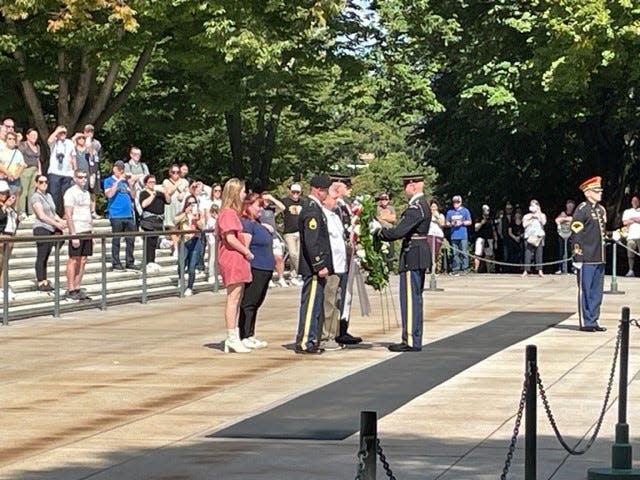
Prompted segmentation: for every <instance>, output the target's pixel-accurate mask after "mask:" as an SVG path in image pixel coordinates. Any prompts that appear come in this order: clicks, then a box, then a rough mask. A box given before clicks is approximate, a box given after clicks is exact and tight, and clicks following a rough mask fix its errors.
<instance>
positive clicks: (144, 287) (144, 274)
mask: <svg viewBox="0 0 640 480" xmlns="http://www.w3.org/2000/svg"><path fill="white" fill-rule="evenodd" d="M148 242H149V237H147V236H146V235H143V236H142V298H141V299H140V303H142V304H145V303H147V262H148V261H149V259H148V258H147V243H148Z"/></svg>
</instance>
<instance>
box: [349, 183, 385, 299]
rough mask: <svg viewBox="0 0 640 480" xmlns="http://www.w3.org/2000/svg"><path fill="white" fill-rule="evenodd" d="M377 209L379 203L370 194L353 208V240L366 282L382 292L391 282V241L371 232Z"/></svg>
mask: <svg viewBox="0 0 640 480" xmlns="http://www.w3.org/2000/svg"><path fill="white" fill-rule="evenodd" d="M377 211H378V208H377V205H376V204H375V202H374V200H373V198H371V196H369V195H366V196H364V197H362V199H360V200H359V202H358V204H357V205H355V206H354V207H353V208H352V212H353V214H354V216H353V220H352V242H353V245H354V248H355V254H356V257H357V259H358V262H359V265H360V268H361V269H362V270H363V271H364V272H365V283H366V284H367V285H371V286H372V287H373V289H374V290H376V291H378V292H380V291H382V290H384V289H385V288H386V287H387V285H388V284H389V267H388V266H387V255H388V253H389V243H388V242H385V241H382V240H380V239H379V238H377V237H374V236H373V235H372V234H371V230H370V228H369V225H370V224H371V222H372V221H373V220H375V218H376V213H377Z"/></svg>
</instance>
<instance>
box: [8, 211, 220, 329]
mask: <svg viewBox="0 0 640 480" xmlns="http://www.w3.org/2000/svg"><path fill="white" fill-rule="evenodd" d="M32 227H33V223H32V222H30V221H28V220H27V221H25V222H22V223H21V225H20V228H19V231H18V232H17V235H16V236H18V237H20V236H30V235H32ZM95 227H96V228H95V230H94V231H95V232H96V233H110V232H111V227H110V225H109V221H108V220H104V219H101V220H97V221H96V224H95ZM142 247H143V242H142V238H140V237H138V238H136V242H135V248H134V256H135V258H136V265H140V263H141V260H142ZM105 250H106V252H105V253H106V255H105V258H106V264H105V265H104V266H103V264H102V244H101V242H97V243H96V245H95V247H94V253H93V255H92V256H91V257H90V258H89V259H88V261H87V265H86V269H85V274H84V278H83V282H82V283H83V285H82V287H83V288H84V289H85V290H86V292H87V294H88V295H89V296H91V298H92V299H91V300H90V301H82V302H79V301H75V300H67V299H65V298H64V293H65V291H66V278H65V268H66V263H67V258H68V257H67V245H66V242H65V244H64V245H63V246H62V247H61V248H60V278H59V281H60V300H59V302H60V303H59V305H60V312H61V313H64V312H68V311H75V310H80V309H90V308H100V306H101V303H102V297H101V295H102V275H103V269H105V270H106V272H105V273H106V287H107V288H106V297H105V298H106V304H107V305H112V304H122V303H139V302H140V301H141V299H142V272H141V271H137V270H124V271H113V270H112V269H111V239H110V238H108V239H107V240H106V242H105ZM124 250H125V248H124V240H123V241H121V249H120V255H121V258H124ZM35 257H36V245H35V242H25V243H15V244H14V248H13V251H12V254H11V258H10V260H9V275H8V280H9V284H10V286H11V289H12V290H13V292H14V294H15V298H13V299H10V300H9V302H8V312H7V313H8V319H9V320H17V319H22V318H28V317H32V316H37V315H46V314H52V315H53V313H54V302H55V296H54V294H53V292H50V293H45V292H40V291H38V290H37V289H36V280H35V267H34V264H35ZM54 262H55V260H54V252H53V251H52V253H51V257H50V258H49V262H48V269H47V276H48V278H49V281H50V282H51V284H52V285H54V286H55V284H56V281H55V272H54ZM156 263H157V264H158V265H160V269H159V270H158V271H153V272H147V279H146V283H147V297H148V298H149V299H153V298H165V297H169V296H176V297H178V296H179V293H180V292H179V288H178V271H177V259H176V258H174V257H173V256H171V253H170V250H169V249H158V250H157V255H156ZM185 284H186V275H185ZM213 289H214V285H212V284H209V283H208V281H207V278H206V274H205V273H204V272H197V274H196V282H195V284H194V291H195V292H199V291H205V290H208V291H211V290H213ZM3 302H4V299H3V298H0V313H2V312H3V307H4V305H3Z"/></svg>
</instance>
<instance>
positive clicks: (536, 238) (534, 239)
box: [527, 235, 542, 247]
mask: <svg viewBox="0 0 640 480" xmlns="http://www.w3.org/2000/svg"><path fill="white" fill-rule="evenodd" d="M540 242H542V237H541V236H540V235H529V236H528V237H527V243H528V244H529V245H531V246H532V247H537V246H538V245H540Z"/></svg>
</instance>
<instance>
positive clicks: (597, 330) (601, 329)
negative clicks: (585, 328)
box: [593, 325, 607, 332]
mask: <svg viewBox="0 0 640 480" xmlns="http://www.w3.org/2000/svg"><path fill="white" fill-rule="evenodd" d="M593 331H594V332H606V331H607V327H601V326H600V325H596V326H595V327H593Z"/></svg>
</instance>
